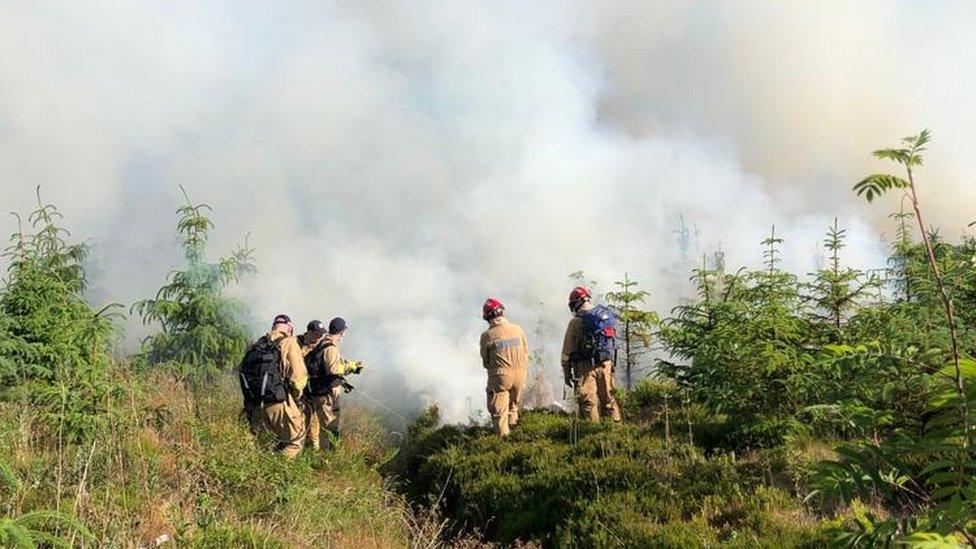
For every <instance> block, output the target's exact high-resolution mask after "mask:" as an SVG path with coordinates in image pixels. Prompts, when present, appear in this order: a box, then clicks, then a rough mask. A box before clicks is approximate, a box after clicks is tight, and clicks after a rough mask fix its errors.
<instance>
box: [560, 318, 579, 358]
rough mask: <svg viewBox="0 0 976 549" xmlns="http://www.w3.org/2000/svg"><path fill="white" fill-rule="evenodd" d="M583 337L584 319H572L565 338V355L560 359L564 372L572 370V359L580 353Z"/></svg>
mask: <svg viewBox="0 0 976 549" xmlns="http://www.w3.org/2000/svg"><path fill="white" fill-rule="evenodd" d="M582 337H583V319H582V318H580V317H578V316H574V317H573V318H572V319H570V321H569V324H568V325H567V326H566V335H565V336H564V337H563V353H562V356H561V357H560V358H561V362H562V365H563V371H564V372H566V371H569V369H570V368H572V366H573V363H572V362H573V361H571V360H570V357H571V356H573V354H574V353H577V352H579V351H580V348H581V340H582Z"/></svg>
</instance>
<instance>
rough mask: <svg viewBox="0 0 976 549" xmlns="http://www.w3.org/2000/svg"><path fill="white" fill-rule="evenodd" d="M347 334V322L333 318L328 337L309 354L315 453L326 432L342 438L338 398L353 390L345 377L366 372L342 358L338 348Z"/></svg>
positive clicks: (310, 432) (311, 439) (311, 433)
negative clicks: (340, 435)
mask: <svg viewBox="0 0 976 549" xmlns="http://www.w3.org/2000/svg"><path fill="white" fill-rule="evenodd" d="M319 324H320V325H321V323H319ZM345 335H346V321H345V320H343V319H342V318H339V317H336V318H333V319H332V320H331V321H330V322H329V333H328V335H326V336H325V337H324V338H322V340H321V341H320V342H319V343H318V344H317V345H316V346H315V348H314V349H312V350H311V351H310V352H309V354H308V355H307V362H308V364H309V369H310V374H311V376H310V380H309V387H308V391H307V392H306V396H307V399H308V403H309V406H310V407H311V412H312V415H311V417H310V420H309V430H308V440H309V442H310V443H311V445H312V448H313V449H315V450H318V449H320V448H321V447H322V443H321V438H322V437H321V433H322V430H323V429H326V430H328V431H331V432H332V434H333V435H334V436H336V437H338V436H339V396H340V395H342V393H343V392H348V391H350V390H352V386H351V385H349V383H347V382H346V379H345V376H346V375H348V374H358V373H360V372H362V371H363V364H362V363H361V362H352V361H347V360H345V359H343V358H342V356H341V353H340V351H339V346H340V344H341V343H342V340H343V338H345Z"/></svg>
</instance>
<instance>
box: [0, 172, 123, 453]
mask: <svg viewBox="0 0 976 549" xmlns="http://www.w3.org/2000/svg"><path fill="white" fill-rule="evenodd" d="M17 220H18V226H17V231H16V232H15V233H14V235H13V236H12V238H11V244H10V245H9V246H8V247H7V249H6V257H7V258H8V259H9V260H10V267H9V270H8V277H7V282H6V284H5V285H4V286H3V288H2V290H0V336H2V337H0V386H2V387H3V388H5V390H4V392H3V394H2V395H0V397H2V398H4V399H8V400H15V399H25V400H27V401H29V402H31V403H33V404H34V405H36V406H39V407H40V408H41V409H42V410H43V412H44V416H43V417H44V419H45V420H46V421H47V422H48V424H49V425H51V426H52V427H53V428H55V429H57V430H58V432H59V433H60V434H61V435H62V436H63V437H65V438H68V439H70V440H80V439H82V438H85V437H88V436H90V435H92V434H93V433H94V432H95V431H96V430H97V429H99V428H100V427H103V426H104V425H105V421H106V419H107V418H106V417H105V414H104V410H105V402H106V399H108V398H109V396H110V394H111V392H112V391H113V390H117V389H118V387H115V386H112V385H111V384H108V383H106V381H107V378H106V368H107V365H108V361H109V349H110V347H111V344H112V342H113V340H114V336H115V330H116V325H115V321H116V319H117V317H118V312H117V308H118V306H117V305H107V306H105V307H102V308H101V309H99V310H95V309H93V308H92V307H91V306H90V305H89V304H88V303H87V302H86V301H85V299H84V297H83V291H84V289H85V284H86V281H85V271H84V268H83V266H82V262H83V261H84V259H85V257H86V255H87V252H88V247H87V246H86V245H85V244H81V243H73V242H70V241H69V238H70V235H69V233H68V231H67V230H66V229H64V228H63V227H61V226H60V225H59V224H58V223H59V222H60V220H61V214H60V212H59V211H58V210H57V208H56V207H55V206H54V205H52V204H45V203H44V202H43V201H42V200H41V197H40V190H38V206H37V209H36V210H35V211H34V212H33V213H32V214H31V215H30V216H29V217H28V218H27V221H28V224H29V226H30V229H29V230H28V229H25V228H24V227H23V226H22V224H21V222H20V218H19V217H17Z"/></svg>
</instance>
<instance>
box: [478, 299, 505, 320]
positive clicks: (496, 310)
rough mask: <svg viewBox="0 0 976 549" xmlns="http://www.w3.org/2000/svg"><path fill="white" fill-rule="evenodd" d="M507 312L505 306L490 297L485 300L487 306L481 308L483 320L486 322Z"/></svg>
mask: <svg viewBox="0 0 976 549" xmlns="http://www.w3.org/2000/svg"><path fill="white" fill-rule="evenodd" d="M504 310H505V306H504V305H502V302H501V301H498V300H497V299H495V298H493V297H489V298H488V299H486V300H485V304H484V306H483V307H481V318H483V319H485V320H491V319H492V318H495V317H496V316H498V315H500V314H501V313H502V312H503V311H504Z"/></svg>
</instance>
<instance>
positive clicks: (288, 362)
mask: <svg viewBox="0 0 976 549" xmlns="http://www.w3.org/2000/svg"><path fill="white" fill-rule="evenodd" d="M294 332H295V328H294V326H293V325H292V323H291V318H289V317H288V315H278V316H276V317H275V319H274V323H273V324H272V327H271V331H270V332H268V334H267V337H268V339H270V340H271V341H276V342H277V341H280V344H279V349H281V374H282V377H283V378H284V379H285V380H287V381H288V397H287V398H286V399H285V400H284V402H276V403H271V404H266V405H265V406H264V408H263V411H264V422H265V427H266V428H267V429H268V430H270V431H271V432H272V433H274V435H275V436H276V437H277V438H278V449H279V450H280V451H281V453H282V454H284V455H285V457H287V458H294V457H295V456H297V455H298V453H299V452H300V451H301V450H302V443H303V442H304V438H305V416H304V414H302V410H301V408H300V407H299V405H298V400H299V399H300V398H301V396H302V390H303V389H305V384H306V382H307V381H308V374H307V372H306V370H305V360H304V357H302V349H301V347H300V346H299V344H298V340H297V339H296V338H295V337H294V336H293V335H292V334H293V333H294Z"/></svg>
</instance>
